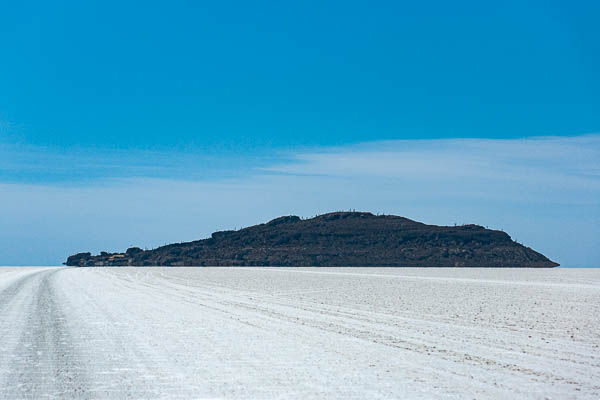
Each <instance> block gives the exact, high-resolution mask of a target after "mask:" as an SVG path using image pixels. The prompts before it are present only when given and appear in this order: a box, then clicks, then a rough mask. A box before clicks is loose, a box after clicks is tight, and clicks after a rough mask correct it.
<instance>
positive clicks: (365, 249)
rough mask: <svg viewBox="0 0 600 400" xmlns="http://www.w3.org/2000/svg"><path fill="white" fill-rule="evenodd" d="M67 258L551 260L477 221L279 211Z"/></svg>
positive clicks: (436, 263)
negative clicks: (262, 219)
mask: <svg viewBox="0 0 600 400" xmlns="http://www.w3.org/2000/svg"><path fill="white" fill-rule="evenodd" d="M64 264H65V265H68V266H78V267H95V266H98V267H100V266H314V267H319V266H322V267H504V268H508V267H510V268H550V267H556V266H558V265H559V264H557V263H556V262H554V261H551V260H549V259H548V258H546V257H545V256H544V255H542V254H540V253H538V252H536V251H534V250H532V249H531V248H529V247H526V246H524V245H522V244H520V243H517V242H515V241H514V240H512V239H511V237H510V236H509V235H508V234H507V233H505V232H503V231H498V230H491V229H486V228H484V227H482V226H479V225H460V226H437V225H427V224H423V223H420V222H417V221H413V220H410V219H408V218H404V217H400V216H395V215H374V214H372V213H368V212H333V213H328V214H323V215H319V216H316V217H314V218H309V219H303V218H300V217H297V216H284V217H279V218H276V219H274V220H272V221H270V222H267V223H264V224H260V225H255V226H251V227H248V228H244V229H239V230H232V231H221V232H215V233H213V234H212V236H211V237H210V238H208V239H202V240H196V241H192V242H185V243H175V244H170V245H166V246H162V247H158V248H156V249H152V250H142V249H141V248H138V247H132V248H129V249H127V251H126V252H124V253H107V252H101V253H100V254H99V255H95V256H94V255H92V254H91V253H89V252H87V253H79V254H75V255H72V256H70V257H68V259H67V261H66V262H65V263H64Z"/></svg>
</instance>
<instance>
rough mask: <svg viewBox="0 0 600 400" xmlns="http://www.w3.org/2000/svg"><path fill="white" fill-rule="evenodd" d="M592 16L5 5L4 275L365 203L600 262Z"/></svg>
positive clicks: (348, 6) (515, 6) (598, 105)
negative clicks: (83, 254)
mask: <svg viewBox="0 0 600 400" xmlns="http://www.w3.org/2000/svg"><path fill="white" fill-rule="evenodd" d="M599 17H600V4H599V3H598V2H592V1H589V2H588V1H580V2H575V3H573V2H564V1H563V2H552V1H544V2H536V1H532V2H526V3H525V2H516V1H515V2H511V1H507V2H501V3H498V4H495V3H489V2H475V1H473V2H468V1H465V2H416V3H414V4H412V3H411V4H403V3H402V2H354V1H344V2H323V1H320V2H309V1H306V2H298V3H297V4H289V3H288V4H285V2H284V3H282V2H228V1H222V2H214V4H206V3H204V2H181V1H171V2H168V3H165V2H152V1H148V2H144V4H143V5H141V4H139V3H138V2H135V3H134V2H123V1H121V2H110V1H102V2H93V1H89V2H74V1H56V2H35V1H33V2H32V1H23V2H11V3H7V2H5V3H3V4H2V5H0V48H2V51H1V52H0V190H1V191H2V192H0V195H2V196H1V197H0V206H1V207H0V208H1V209H2V211H0V221H3V223H2V225H1V226H0V242H1V243H2V244H0V264H18V263H25V264H56V263H59V262H61V261H63V259H64V257H65V256H66V255H67V254H69V253H70V252H74V251H79V250H86V249H90V250H103V249H107V250H120V249H123V248H125V247H127V246H128V245H130V244H137V245H140V246H142V247H144V246H148V247H152V246H155V245H158V244H162V243H164V242H169V241H173V240H192V239H196V238H198V237H202V236H205V235H207V234H209V233H210V232H211V231H212V230H214V229H225V228H231V227H233V226H235V225H248V224H251V223H259V222H262V221H263V220H264V219H265V218H270V217H274V216H277V215H279V214H290V213H297V214H300V215H303V216H309V215H313V214H316V213H318V212H326V211H331V210H336V209H344V208H356V209H366V210H371V211H375V212H387V213H397V214H400V215H405V216H407V217H410V218H415V219H420V220H423V221H425V222H430V223H438V224H442V223H453V222H473V223H479V224H482V225H489V226H490V227H492V228H502V229H505V230H507V231H508V232H509V233H510V234H512V235H513V236H514V237H515V238H516V239H518V240H519V241H521V242H524V243H525V244H527V245H530V246H532V247H534V248H535V249H537V250H540V251H543V252H544V253H546V254H548V255H549V256H552V257H554V258H556V259H557V261H559V262H561V263H563V264H567V265H571V266H590V265H594V264H595V265H599V264H600V262H599V261H600V253H599V251H598V248H600V240H598V239H596V238H598V237H600V232H599V230H598V228H597V226H598V225H600V217H599V215H600V212H599V209H600V202H599V200H598V198H600V196H598V195H599V192H598V181H599V179H600V173H599V170H600V167H599V166H598V159H599V157H598V154H599V148H600V144H599V140H598V135H597V133H599V132H600V78H599V74H598V72H597V71H599V70H600V40H599V38H600V26H599V25H598V24H597V20H598V18H599ZM531 138H538V139H531ZM465 139H469V140H466V141H465ZM532 143H533V144H532ZM514 153H516V154H517V155H514ZM511 154H513V155H512V156H511ZM403 160H404V161H403ZM474 171H478V173H477V174H474ZM553 177H557V178H556V182H560V184H557V183H556V182H553ZM361 187H364V188H368V190H369V192H368V196H367V195H366V194H365V193H364V191H363V190H362V189H360V188H361ZM284 188H287V189H285V190H284ZM406 191H410V193H407V192H406ZM290 193H294V195H293V196H292V195H290ZM228 196H231V198H229V197H228ZM115 199H121V201H120V203H119V202H116V201H115ZM136 199H138V200H139V201H137V200H136ZM140 202H143V204H141V203H140ZM233 208H234V209H235V211H232V209H233ZM190 213H193V217H190ZM454 220H458V221H454ZM119 221H120V222H119ZM117 227H118V228H117ZM559 232H563V233H564V232H568V240H566V239H565V235H564V234H559ZM594 235H595V236H594Z"/></svg>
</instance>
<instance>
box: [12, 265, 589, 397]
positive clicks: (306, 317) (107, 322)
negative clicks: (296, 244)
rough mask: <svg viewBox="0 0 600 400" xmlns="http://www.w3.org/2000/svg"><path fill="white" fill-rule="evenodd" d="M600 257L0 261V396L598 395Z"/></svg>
mask: <svg viewBox="0 0 600 400" xmlns="http://www.w3.org/2000/svg"><path fill="white" fill-rule="evenodd" d="M599 346H600V269H544V270H532V269H423V268H416V269H412V268H411V269H393V268H0V355H1V357H0V398H6V399H19V398H24V399H34V398H35V399H41V398H46V399H52V398H109V399H111V398H113V399H122V398H140V399H142V398H144V399H145V398H232V399H238V398H239V399H242V398H244V399H245V398H252V399H254V398H257V399H272V398H302V399H307V398H308V399H310V398H344V399H346V398H354V399H365V398H457V399H458V398H460V399H463V398H477V399H481V398H539V399H548V398H552V399H565V398H567V399H568V398H577V399H580V398H590V399H594V398H600V348H599Z"/></svg>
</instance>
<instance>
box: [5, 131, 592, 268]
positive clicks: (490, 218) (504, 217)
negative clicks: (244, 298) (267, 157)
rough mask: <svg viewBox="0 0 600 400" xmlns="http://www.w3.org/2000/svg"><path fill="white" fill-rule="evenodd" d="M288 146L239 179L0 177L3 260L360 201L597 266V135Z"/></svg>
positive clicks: (181, 235) (187, 234) (156, 241)
mask: <svg viewBox="0 0 600 400" xmlns="http://www.w3.org/2000/svg"><path fill="white" fill-rule="evenodd" d="M288 156H289V158H291V159H292V161H290V162H287V163H283V162H278V163H277V164H275V165H272V166H271V167H268V168H264V169H261V170H257V169H250V170H247V171H246V172H245V173H243V174H240V175H238V176H237V177H235V178H222V177H221V178H218V179H212V180H194V179H191V178H189V177H187V176H185V177H181V176H180V175H178V176H176V177H164V178H161V179H150V178H145V177H141V178H140V177H137V178H131V177H129V178H128V177H125V178H120V179H100V180H96V181H92V182H87V183H86V184H85V185H71V186H64V185H61V186H58V185H54V184H29V185H25V184H22V183H11V184H7V183H5V184H0V194H1V197H0V221H2V228H1V229H0V255H1V257H2V259H0V263H2V264H6V263H21V264H22V263H25V264H30V263H35V264H38V263H48V262H52V263H56V262H59V261H62V260H63V259H64V257H65V256H66V255H68V254H70V253H73V252H76V251H83V250H91V251H99V250H122V249H124V248H126V247H127V246H129V245H132V244H135V245H138V246H142V247H144V246H147V247H153V246H157V245H161V244H164V243H168V242H173V241H184V240H193V239H198V238H202V237H206V236H207V235H209V234H210V233H211V232H212V231H214V230H218V229H233V228H236V227H240V226H248V225H251V224H255V223H260V222H264V221H266V220H268V219H270V218H273V217H276V216H279V215H284V214H297V215H301V216H306V217H308V216H312V215H315V214H318V213H323V212H327V211H332V210H340V209H350V208H354V209H357V210H366V211H373V212H383V213H390V214H399V215H404V216H407V217H409V218H413V219H417V220H421V221H423V222H427V223H436V224H452V223H478V224H481V225H487V226H489V227H490V228H495V229H504V230H506V231H507V232H508V233H510V234H511V235H512V236H513V237H514V238H515V239H517V240H519V241H521V242H523V243H525V244H526V245H528V246H531V247H533V248H534V249H536V250H538V251H541V252H543V253H545V254H546V255H548V256H549V257H551V258H553V259H555V260H557V261H559V262H561V263H562V264H565V265H570V266H584V265H586V266H590V265H594V264H596V265H598V264H600V239H599V238H600V135H588V136H580V137H573V138H539V139H538V138H536V139H520V140H480V139H455V140H431V141H394V142H375V143H367V144H363V145H356V146H347V147H339V148H327V149H315V150H314V151H303V152H301V153H297V154H291V155H288ZM161 157H166V155H163V156H161ZM177 157H178V156H177V155H173V158H177ZM113 160H114V159H113ZM170 162H171V164H170V165H174V164H176V162H174V161H173V160H170ZM186 167H187V168H189V169H190V174H191V175H193V169H194V164H193V163H189V164H186ZM19 260H22V262H20V261H19Z"/></svg>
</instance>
